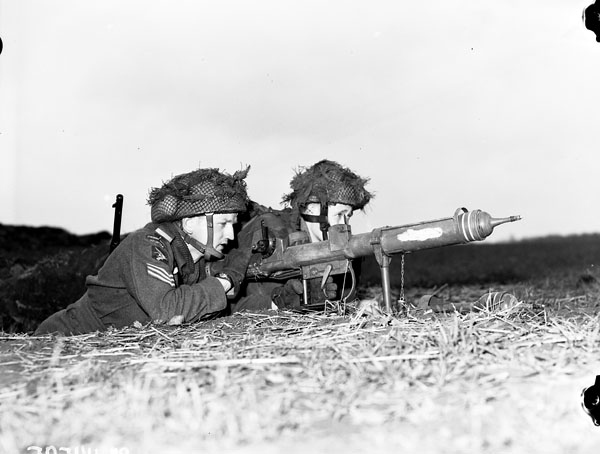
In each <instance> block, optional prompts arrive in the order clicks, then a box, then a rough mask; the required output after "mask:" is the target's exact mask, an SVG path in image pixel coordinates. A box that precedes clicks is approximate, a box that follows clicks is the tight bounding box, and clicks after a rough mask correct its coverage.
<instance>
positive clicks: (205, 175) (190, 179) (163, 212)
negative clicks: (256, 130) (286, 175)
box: [148, 166, 250, 223]
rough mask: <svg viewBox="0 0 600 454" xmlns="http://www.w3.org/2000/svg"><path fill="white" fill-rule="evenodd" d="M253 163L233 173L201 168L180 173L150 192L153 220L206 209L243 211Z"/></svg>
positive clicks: (172, 219) (195, 213)
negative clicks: (247, 180) (246, 179)
mask: <svg viewBox="0 0 600 454" xmlns="http://www.w3.org/2000/svg"><path fill="white" fill-rule="evenodd" d="M249 170H250V166H248V167H247V168H246V169H245V170H238V171H237V172H235V173H234V174H233V175H229V174H227V173H223V172H220V171H219V169H212V168H211V169H198V170H194V171H192V172H189V173H184V174H181V175H177V176H175V177H173V178H172V179H170V180H169V181H167V182H166V183H164V184H163V185H162V186H161V187H160V188H152V189H151V190H150V193H149V196H148V205H150V206H151V211H150V216H151V219H152V222H156V223H160V222H170V221H177V220H179V219H183V218H187V217H193V216H198V215H201V214H206V213H240V212H243V211H246V209H247V206H248V202H249V200H248V193H247V190H246V182H245V181H244V178H246V176H247V175H248V171H249Z"/></svg>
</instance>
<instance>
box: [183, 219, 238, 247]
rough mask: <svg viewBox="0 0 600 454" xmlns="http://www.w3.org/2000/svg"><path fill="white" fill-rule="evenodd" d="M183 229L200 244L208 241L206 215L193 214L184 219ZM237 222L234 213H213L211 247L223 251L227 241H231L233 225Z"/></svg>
mask: <svg viewBox="0 0 600 454" xmlns="http://www.w3.org/2000/svg"><path fill="white" fill-rule="evenodd" d="M184 222H185V225H184V230H186V231H187V232H188V234H189V235H190V236H191V237H192V238H194V239H195V240H197V241H199V242H200V243H202V244H206V242H207V241H208V224H207V222H206V216H195V217H193V218H188V219H187V220H184ZM236 222H237V214H236V213H217V214H213V247H214V248H215V249H216V250H217V251H219V252H223V249H224V248H225V246H226V245H227V243H228V242H229V241H233V238H234V233H233V225H234V224H235V223H236Z"/></svg>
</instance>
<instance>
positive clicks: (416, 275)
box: [360, 234, 600, 287]
mask: <svg viewBox="0 0 600 454" xmlns="http://www.w3.org/2000/svg"><path fill="white" fill-rule="evenodd" d="M400 271H401V259H400V256H395V257H394V258H393V259H392V262H391V265H390V281H391V284H392V286H393V287H399V286H400V281H401V272H400ZM561 277H562V278H567V277H569V278H576V279H579V278H582V279H588V278H590V279H591V278H598V277H600V234H588V235H577V236H564V237H563V236H551V237H544V238H537V239H531V240H522V241H515V242H510V243H493V244H486V243H485V242H483V243H471V244H464V245H458V246H449V247H445V248H438V249H428V250H424V251H418V252H413V253H410V254H406V255H405V263H404V280H405V281H404V282H405V286H406V287H410V286H417V287H436V286H440V285H444V284H448V285H473V284H489V283H496V284H510V283H516V282H524V281H529V280H539V279H550V278H551V279H561ZM379 283H380V271H379V266H378V265H377V262H376V261H375V258H374V257H368V258H366V259H365V260H364V262H363V265H362V273H361V282H360V285H361V286H369V285H378V284H379Z"/></svg>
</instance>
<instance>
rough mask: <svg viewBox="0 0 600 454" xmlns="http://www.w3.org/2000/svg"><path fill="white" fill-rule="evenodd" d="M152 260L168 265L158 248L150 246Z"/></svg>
mask: <svg viewBox="0 0 600 454" xmlns="http://www.w3.org/2000/svg"><path fill="white" fill-rule="evenodd" d="M152 258H153V259H154V260H158V261H159V262H163V263H169V260H168V259H167V256H166V255H165V254H164V252H163V251H161V250H160V249H159V248H158V246H152Z"/></svg>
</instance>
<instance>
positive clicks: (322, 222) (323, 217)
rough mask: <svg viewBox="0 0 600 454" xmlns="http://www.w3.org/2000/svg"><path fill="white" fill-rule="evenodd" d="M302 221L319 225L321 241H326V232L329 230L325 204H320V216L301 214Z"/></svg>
mask: <svg viewBox="0 0 600 454" xmlns="http://www.w3.org/2000/svg"><path fill="white" fill-rule="evenodd" d="M300 216H302V219H304V221H305V222H314V223H318V224H319V229H320V230H321V233H322V234H323V241H325V240H326V239H327V231H328V230H329V227H330V226H329V218H328V216H327V204H321V214H320V215H318V216H316V215H314V214H305V213H301V214H300Z"/></svg>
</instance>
